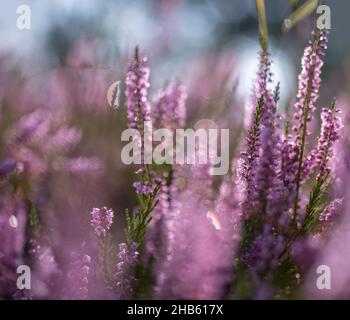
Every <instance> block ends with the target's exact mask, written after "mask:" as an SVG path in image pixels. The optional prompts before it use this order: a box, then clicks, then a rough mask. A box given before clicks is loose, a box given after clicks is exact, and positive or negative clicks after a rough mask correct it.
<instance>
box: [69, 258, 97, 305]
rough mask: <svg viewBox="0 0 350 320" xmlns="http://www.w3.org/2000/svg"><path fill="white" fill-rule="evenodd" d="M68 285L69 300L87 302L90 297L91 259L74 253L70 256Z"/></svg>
mask: <svg viewBox="0 0 350 320" xmlns="http://www.w3.org/2000/svg"><path fill="white" fill-rule="evenodd" d="M70 260H71V261H70V265H69V272H68V279H67V280H68V281H69V282H68V283H67V288H66V289H65V291H66V293H65V294H66V295H67V298H70V299H79V300H85V299H88V295H89V276H90V273H91V272H90V269H91V266H92V265H91V257H90V256H89V255H87V254H84V255H81V254H79V253H78V252H72V253H71V256H70Z"/></svg>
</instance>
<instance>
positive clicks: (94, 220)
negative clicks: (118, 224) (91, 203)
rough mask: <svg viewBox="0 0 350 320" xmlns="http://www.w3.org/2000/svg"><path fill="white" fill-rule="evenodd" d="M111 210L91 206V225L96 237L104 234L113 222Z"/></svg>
mask: <svg viewBox="0 0 350 320" xmlns="http://www.w3.org/2000/svg"><path fill="white" fill-rule="evenodd" d="M113 216H114V213H113V210H112V209H108V208H107V207H102V208H93V209H92V211H91V226H92V227H93V228H94V230H95V233H96V234H97V236H98V237H100V236H104V237H105V236H106V234H107V231H108V230H109V229H110V227H111V225H112V223H113Z"/></svg>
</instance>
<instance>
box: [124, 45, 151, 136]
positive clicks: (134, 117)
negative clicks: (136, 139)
mask: <svg viewBox="0 0 350 320" xmlns="http://www.w3.org/2000/svg"><path fill="white" fill-rule="evenodd" d="M146 63H147V58H145V57H140V56H139V54H138V49H137V48H136V50H135V57H134V59H133V60H132V61H131V62H130V63H129V68H128V73H127V76H126V89H125V95H126V104H127V108H128V119H129V126H130V128H135V129H138V130H140V131H143V122H144V121H148V120H150V111H151V109H150V108H151V107H150V103H149V102H148V100H147V92H148V88H149V86H150V84H149V82H148V78H149V74H150V69H149V68H148V67H147V66H146Z"/></svg>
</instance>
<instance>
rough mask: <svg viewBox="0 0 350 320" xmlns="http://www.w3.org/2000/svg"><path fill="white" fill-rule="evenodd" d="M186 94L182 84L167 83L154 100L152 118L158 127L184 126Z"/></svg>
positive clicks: (174, 127) (172, 127)
mask: <svg viewBox="0 0 350 320" xmlns="http://www.w3.org/2000/svg"><path fill="white" fill-rule="evenodd" d="M186 98H187V94H186V90H185V87H184V86H182V85H168V86H167V88H166V89H165V90H164V91H161V92H160V93H159V94H158V95H157V97H156V99H155V101H154V111H153V118H154V119H155V121H156V122H157V123H158V124H159V127H160V128H168V129H176V128H183V127H184V126H185V119H186V108H185V102H186Z"/></svg>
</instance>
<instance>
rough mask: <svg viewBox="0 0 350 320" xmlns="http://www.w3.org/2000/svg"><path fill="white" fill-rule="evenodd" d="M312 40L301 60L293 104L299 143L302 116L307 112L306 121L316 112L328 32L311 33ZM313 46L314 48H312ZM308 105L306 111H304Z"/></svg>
mask: <svg viewBox="0 0 350 320" xmlns="http://www.w3.org/2000/svg"><path fill="white" fill-rule="evenodd" d="M313 36H314V40H313V41H310V42H309V45H308V46H307V47H306V48H305V50H304V56H303V58H302V60H301V66H302V70H301V73H300V74H299V89H298V94H297V101H296V103H295V104H294V109H295V113H294V120H295V121H296V122H297V124H296V126H294V127H293V131H294V132H295V133H296V141H297V143H298V144H300V143H301V139H302V131H303V126H304V115H306V114H305V112H307V121H308V122H310V121H311V119H312V116H311V114H312V112H314V111H315V110H316V102H317V99H318V96H319V88H320V85H321V69H322V66H323V57H324V55H325V53H324V50H325V49H327V41H328V31H321V32H313ZM314 46H315V47H314ZM307 103H308V110H305V108H306V107H307V106H306V105H307Z"/></svg>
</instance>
